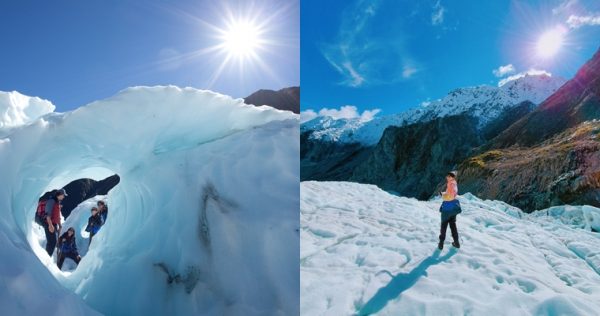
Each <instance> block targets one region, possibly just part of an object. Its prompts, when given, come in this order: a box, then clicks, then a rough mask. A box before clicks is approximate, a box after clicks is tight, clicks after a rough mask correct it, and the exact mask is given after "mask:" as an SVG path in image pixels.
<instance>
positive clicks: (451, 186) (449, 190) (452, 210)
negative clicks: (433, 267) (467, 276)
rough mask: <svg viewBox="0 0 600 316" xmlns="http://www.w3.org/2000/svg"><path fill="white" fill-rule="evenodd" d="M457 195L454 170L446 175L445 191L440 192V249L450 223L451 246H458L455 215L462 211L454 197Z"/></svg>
mask: <svg viewBox="0 0 600 316" xmlns="http://www.w3.org/2000/svg"><path fill="white" fill-rule="evenodd" d="M457 196H458V184H457V183H456V171H450V172H448V174H447V175H446V191H444V192H442V199H443V200H444V201H443V202H442V206H440V212H441V215H442V216H441V217H442V225H441V227H440V242H439V243H438V248H439V249H440V250H442V249H443V248H444V240H445V239H446V229H447V228H448V225H450V231H451V232H452V239H453V242H452V246H454V247H455V248H460V244H459V242H458V229H457V228H456V215H458V214H459V213H460V212H462V210H461V208H460V203H459V202H458V200H457V199H456V197H457Z"/></svg>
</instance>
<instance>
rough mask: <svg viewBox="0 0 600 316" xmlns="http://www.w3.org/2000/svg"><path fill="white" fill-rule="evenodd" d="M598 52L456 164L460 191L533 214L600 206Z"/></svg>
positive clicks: (599, 54)
mask: <svg viewBox="0 0 600 316" xmlns="http://www.w3.org/2000/svg"><path fill="white" fill-rule="evenodd" d="M599 96H600V51H599V52H597V53H596V54H595V55H594V56H593V57H592V59H591V60H590V61H588V62H587V63H586V64H585V65H584V66H583V67H581V69H580V70H579V71H578V72H577V74H576V75H575V77H574V78H573V79H571V80H569V82H567V83H566V84H565V85H564V86H563V87H561V88H560V89H559V90H558V91H557V92H556V93H554V94H553V95H551V96H550V97H549V98H548V99H547V100H546V101H544V102H543V103H542V104H540V106H539V107H538V108H536V109H535V110H534V111H533V112H531V113H529V114H527V115H525V116H524V117H523V118H521V119H520V120H518V121H517V122H515V123H514V124H512V125H511V126H510V127H508V128H507V129H506V130H505V131H503V132H502V133H501V134H500V135H498V136H497V137H496V138H494V139H493V140H491V141H490V142H489V143H488V144H486V145H485V146H483V147H482V149H483V150H480V152H479V154H477V155H475V156H473V157H471V158H469V159H467V160H466V161H464V162H463V163H461V164H460V167H459V176H460V180H459V183H461V191H462V192H467V191H468V192H472V193H474V194H476V195H477V196H481V197H484V198H494V199H500V200H503V201H506V202H508V203H511V204H513V205H516V206H518V207H520V208H522V209H523V210H526V211H533V210H535V209H541V208H546V207H549V206H553V205H563V204H588V205H594V206H600V139H599V137H598V134H600V122H598V119H600V98H599Z"/></svg>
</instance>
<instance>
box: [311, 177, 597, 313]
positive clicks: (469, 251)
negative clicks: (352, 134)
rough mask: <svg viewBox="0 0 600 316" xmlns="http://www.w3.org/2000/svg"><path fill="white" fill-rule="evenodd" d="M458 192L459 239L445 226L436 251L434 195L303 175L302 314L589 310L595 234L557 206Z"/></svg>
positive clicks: (593, 300)
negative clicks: (525, 208)
mask: <svg viewBox="0 0 600 316" xmlns="http://www.w3.org/2000/svg"><path fill="white" fill-rule="evenodd" d="M460 201H461V204H462V208H463V212H462V213H461V214H460V215H458V218H457V226H458V231H459V235H460V239H461V245H462V247H461V248H460V249H459V250H456V249H454V248H452V246H451V245H450V242H451V241H452V237H451V236H450V230H449V229H448V232H447V237H446V244H445V248H444V249H443V250H442V251H441V252H440V251H438V250H437V241H438V234H439V225H440V214H439V212H438V209H439V206H440V203H441V201H440V200H439V199H438V200H432V201H428V202H423V201H418V200H415V199H410V198H405V197H398V196H394V195H391V194H388V193H387V192H385V191H382V190H380V189H379V188H377V187H376V186H373V185H364V184H357V183H349V182H302V183H301V201H300V210H301V215H300V222H301V232H300V239H301V245H300V253H301V254H300V257H301V259H300V271H301V280H300V287H301V290H300V291H301V303H300V304H301V307H300V308H301V314H302V315H369V314H378V315H597V314H598V310H600V300H599V299H598V298H599V297H600V234H598V233H593V232H591V231H589V229H582V228H578V227H584V228H585V225H583V226H581V225H579V224H573V225H567V224H564V223H563V222H562V221H561V219H560V218H561V216H560V215H559V214H558V213H560V212H559V211H557V210H560V209H561V208H554V209H552V210H548V211H547V212H545V211H540V212H538V213H537V214H536V215H531V216H525V214H524V213H523V212H521V211H520V210H519V209H518V208H515V207H512V206H510V205H508V204H506V203H503V202H499V201H482V200H480V199H478V198H476V197H474V196H473V195H471V194H466V195H464V196H462V197H460ZM562 209H563V210H565V209H569V207H563V208H562ZM586 209H587V211H586V212H588V213H593V214H595V215H594V216H598V215H599V214H600V210H598V209H596V208H586ZM547 214H550V215H547ZM554 215H559V216H558V217H554ZM595 218H597V217H595Z"/></svg>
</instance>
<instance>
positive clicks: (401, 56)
mask: <svg viewBox="0 0 600 316" xmlns="http://www.w3.org/2000/svg"><path fill="white" fill-rule="evenodd" d="M390 10H392V11H393V10H397V11H398V12H397V14H398V15H400V14H401V13H402V12H401V11H400V8H399V7H398V6H397V5H394V3H393V2H390V1H383V0H355V1H354V2H352V4H350V5H349V6H348V7H347V8H346V9H345V10H344V11H343V12H342V15H341V22H340V27H339V30H338V33H337V35H336V36H335V37H334V38H333V39H332V40H331V41H329V42H325V43H323V44H321V45H320V49H321V52H322V54H323V56H324V57H325V59H326V60H327V61H328V62H329V64H330V65H331V66H332V67H333V69H335V71H337V72H338V73H339V74H340V76H341V78H342V79H341V81H340V82H339V84H341V85H344V86H348V87H354V88H359V87H364V86H369V85H379V84H390V83H395V82H398V81H402V80H408V79H410V78H411V77H412V76H413V75H414V73H416V72H417V70H418V69H419V63H418V62H417V61H416V60H414V59H413V58H411V56H410V55H409V53H408V49H407V48H406V45H405V39H406V38H407V36H406V35H405V28H403V27H401V25H402V21H401V20H389V19H385V20H382V19H381V18H380V13H381V12H387V13H389V11H390ZM382 25H384V27H382ZM382 30H383V31H382ZM390 39H393V40H390Z"/></svg>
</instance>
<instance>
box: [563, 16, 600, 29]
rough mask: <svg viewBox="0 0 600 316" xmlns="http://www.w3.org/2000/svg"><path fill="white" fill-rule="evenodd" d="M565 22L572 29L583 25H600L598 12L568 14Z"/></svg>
mask: <svg viewBox="0 0 600 316" xmlns="http://www.w3.org/2000/svg"><path fill="white" fill-rule="evenodd" d="M567 24H568V25H569V27H570V28H572V29H576V28H580V27H582V26H584V25H600V14H594V15H586V16H579V15H570V16H569V18H568V19H567Z"/></svg>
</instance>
